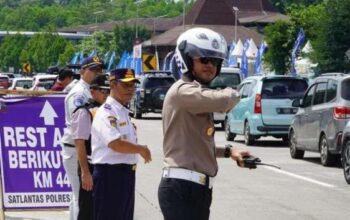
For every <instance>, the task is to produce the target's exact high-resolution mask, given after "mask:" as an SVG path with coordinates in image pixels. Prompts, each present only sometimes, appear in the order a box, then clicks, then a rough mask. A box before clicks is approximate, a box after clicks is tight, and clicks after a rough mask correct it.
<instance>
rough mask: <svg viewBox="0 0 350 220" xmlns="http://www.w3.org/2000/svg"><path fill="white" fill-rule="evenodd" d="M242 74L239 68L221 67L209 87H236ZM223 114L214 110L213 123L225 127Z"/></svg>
mask: <svg viewBox="0 0 350 220" xmlns="http://www.w3.org/2000/svg"><path fill="white" fill-rule="evenodd" d="M241 81H242V76H241V70H240V69H238V68H231V67H222V68H221V71H220V74H219V75H218V76H217V77H216V78H215V79H214V80H213V81H211V82H210V84H209V87H210V88H211V89H224V88H226V87H231V88H234V89H236V88H237V86H238V85H239V84H240V83H241ZM225 115H226V113H221V112H214V123H215V124H219V123H220V124H221V127H222V128H225V124H224V122H225Z"/></svg>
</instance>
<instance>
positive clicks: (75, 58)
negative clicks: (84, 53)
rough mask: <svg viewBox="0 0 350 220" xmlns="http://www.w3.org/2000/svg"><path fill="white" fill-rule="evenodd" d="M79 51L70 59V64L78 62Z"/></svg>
mask: <svg viewBox="0 0 350 220" xmlns="http://www.w3.org/2000/svg"><path fill="white" fill-rule="evenodd" d="M78 56H79V52H76V53H75V54H74V56H73V58H72V59H71V60H70V61H69V64H76V63H77V61H78Z"/></svg>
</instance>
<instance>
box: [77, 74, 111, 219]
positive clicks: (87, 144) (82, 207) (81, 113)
mask: <svg viewBox="0 0 350 220" xmlns="http://www.w3.org/2000/svg"><path fill="white" fill-rule="evenodd" d="M90 91H91V96H92V99H90V100H89V101H88V103H86V104H85V105H82V106H80V107H78V108H77V109H76V110H74V112H73V117H72V130H73V139H74V143H75V147H76V150H77V157H78V162H79V169H78V174H79V180H80V190H79V215H78V220H89V219H90V220H92V219H93V208H92V186H93V181H92V172H93V166H92V162H91V138H90V133H91V124H92V120H93V117H94V115H95V113H96V111H97V109H98V107H99V106H100V105H102V104H103V103H104V102H105V101H106V98H107V96H108V95H109V83H108V78H107V75H100V76H97V77H96V78H95V79H94V80H93V81H92V82H91V85H90Z"/></svg>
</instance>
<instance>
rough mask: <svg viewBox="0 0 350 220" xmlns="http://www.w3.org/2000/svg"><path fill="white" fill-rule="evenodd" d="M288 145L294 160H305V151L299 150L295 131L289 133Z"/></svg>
mask: <svg viewBox="0 0 350 220" xmlns="http://www.w3.org/2000/svg"><path fill="white" fill-rule="evenodd" d="M288 145H289V152H290V156H291V157H292V158H294V159H303V157H304V151H303V150H299V149H298V148H297V140H296V137H295V133H294V131H293V130H291V131H290V132H289V141H288Z"/></svg>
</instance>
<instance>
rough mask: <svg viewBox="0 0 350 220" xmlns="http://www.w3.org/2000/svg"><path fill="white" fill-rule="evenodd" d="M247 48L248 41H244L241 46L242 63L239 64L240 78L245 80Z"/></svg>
mask: <svg viewBox="0 0 350 220" xmlns="http://www.w3.org/2000/svg"><path fill="white" fill-rule="evenodd" d="M248 48H249V39H246V40H245V41H244V44H243V53H242V62H241V72H242V77H243V78H246V77H247V76H248V56H247V50H248Z"/></svg>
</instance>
